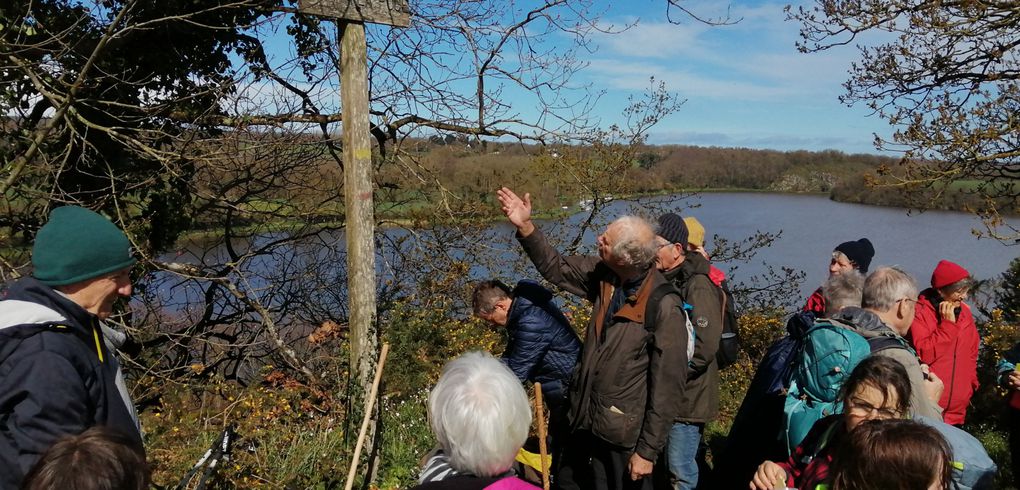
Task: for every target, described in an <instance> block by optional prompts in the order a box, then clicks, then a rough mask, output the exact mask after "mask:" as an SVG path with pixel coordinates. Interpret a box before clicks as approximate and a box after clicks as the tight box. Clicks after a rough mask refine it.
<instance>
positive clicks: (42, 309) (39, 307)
mask: <svg viewBox="0 0 1020 490" xmlns="http://www.w3.org/2000/svg"><path fill="white" fill-rule="evenodd" d="M8 302H17V306H14V304H15V303H8ZM3 303H6V306H8V308H2V307H0V332H4V330H8V329H10V328H11V327H16V326H18V325H24V324H28V323H34V324H61V325H65V326H67V327H70V328H73V329H77V330H79V331H77V332H75V333H76V334H79V335H88V332H86V331H84V330H82V328H83V327H80V326H83V325H91V324H92V322H93V321H94V318H95V317H94V316H93V315H92V314H91V313H89V312H88V311H85V309H84V308H82V307H81V306H79V305H78V304H77V303H75V302H74V301H71V300H69V299H67V298H66V297H64V296H62V295H61V294H60V293H59V292H57V291H56V290H55V289H53V288H52V287H50V286H47V285H45V284H43V283H41V282H39V281H38V280H37V279H35V278H32V277H26V278H23V279H20V280H18V281H17V282H15V283H14V284H12V285H11V287H10V289H8V290H7V297H6V298H4V301H3ZM3 303H0V304H3ZM4 334H12V332H9V331H8V332H4Z"/></svg>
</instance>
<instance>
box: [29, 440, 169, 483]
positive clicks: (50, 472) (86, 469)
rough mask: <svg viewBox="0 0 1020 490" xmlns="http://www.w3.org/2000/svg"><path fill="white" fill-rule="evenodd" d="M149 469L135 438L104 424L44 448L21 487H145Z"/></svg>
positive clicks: (147, 481)
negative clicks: (46, 448) (44, 450)
mask: <svg viewBox="0 0 1020 490" xmlns="http://www.w3.org/2000/svg"><path fill="white" fill-rule="evenodd" d="M149 478H150V468H149V465H148V463H146V462H145V454H143V453H142V452H141V451H139V450H138V447H137V445H136V444H135V442H134V440H133V439H132V438H131V437H129V436H127V435H125V434H123V433H121V432H118V431H115V430H112V429H108V428H106V427H99V426H97V427H93V428H91V429H89V430H86V431H85V432H82V433H81V434H78V435H74V436H65V437H63V438H61V439H60V440H58V441H57V442H56V444H54V445H53V446H52V447H50V448H49V449H48V450H46V452H45V453H43V455H42V456H41V457H40V458H39V461H38V462H37V463H36V465H35V467H33V468H32V470H31V471H30V472H29V473H28V475H27V476H26V477H25V481H24V483H23V484H22V486H21V488H22V490H52V489H55V488H64V489H74V490H146V489H148V488H149V482H150V480H149Z"/></svg>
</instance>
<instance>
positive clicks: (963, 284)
mask: <svg viewBox="0 0 1020 490" xmlns="http://www.w3.org/2000/svg"><path fill="white" fill-rule="evenodd" d="M973 287H974V278H973V277H971V276H967V277H965V278H963V279H960V280H959V281H956V282H954V283H952V284H950V285H948V286H943V287H941V288H939V292H940V293H942V294H944V295H946V296H948V295H950V294H953V293H955V292H957V291H963V290H964V289H972V288H973Z"/></svg>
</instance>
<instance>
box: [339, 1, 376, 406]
mask: <svg viewBox="0 0 1020 490" xmlns="http://www.w3.org/2000/svg"><path fill="white" fill-rule="evenodd" d="M339 29H340V103H341V104H342V106H343V107H342V110H343V114H344V117H343V146H344V207H345V210H346V212H347V229H346V237H347V293H348V298H350V306H351V309H350V328H351V335H350V342H351V368H352V369H353V370H354V372H355V373H357V378H358V384H359V385H360V386H361V387H362V388H363V389H365V390H366V391H367V389H368V387H369V375H370V373H371V372H372V364H373V359H372V355H373V354H374V353H375V348H376V344H377V342H378V341H377V339H376V332H375V318H376V305H375V239H374V234H375V216H374V213H373V209H372V143H371V140H370V137H371V135H370V134H369V129H368V124H369V114H368V53H367V44H366V42H365V24H363V23H361V22H356V21H349V20H344V21H341V22H340V23H339Z"/></svg>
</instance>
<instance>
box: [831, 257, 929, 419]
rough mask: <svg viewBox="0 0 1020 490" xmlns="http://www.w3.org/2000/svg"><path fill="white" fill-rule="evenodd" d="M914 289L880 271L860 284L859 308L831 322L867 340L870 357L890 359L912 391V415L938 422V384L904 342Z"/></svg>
mask: <svg viewBox="0 0 1020 490" xmlns="http://www.w3.org/2000/svg"><path fill="white" fill-rule="evenodd" d="M915 298H917V285H916V283H915V282H914V279H913V278H912V277H910V274H907V273H906V272H903V271H902V270H900V269H897V268H896V267H880V268H878V269H876V270H875V271H874V272H872V273H871V274H870V275H868V277H867V278H866V279H865V280H864V290H863V291H862V296H861V307H860V308H856V307H852V306H851V307H847V308H843V310H841V311H840V312H839V313H838V314H836V315H835V316H834V317H833V318H834V319H836V320H839V321H842V322H844V323H847V324H849V325H850V326H851V327H853V329H854V331H856V332H857V333H859V334H861V335H862V336H863V337H864V338H866V339H868V343H869V344H870V346H871V352H872V354H877V355H881V356H887V357H891V358H893V359H895V360H897V361H899V362H900V363H901V364H903V367H904V368H906V370H907V374H908V375H910V383H911V386H912V388H913V391H912V395H911V396H912V399H911V400H910V407H911V410H912V412H911V413H912V415H923V416H925V417H931V418H934V419H941V418H942V410H941V409H940V408H939V406H938V400H939V397H941V396H942V391H943V385H942V381H941V380H940V379H939V377H938V376H936V375H935V374H934V373H932V372H930V370H929V369H928V366H927V365H925V364H921V362H920V360H919V359H918V357H917V353H916V352H915V351H914V349H913V348H912V347H911V345H910V342H909V341H907V340H906V338H907V337H908V336H909V334H910V325H911V324H912V323H913V321H914V307H915V305H916V304H917V300H916V299H915Z"/></svg>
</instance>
